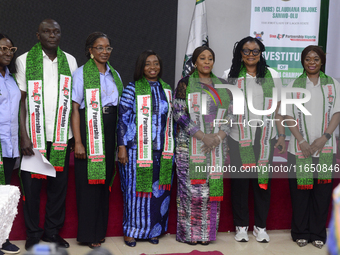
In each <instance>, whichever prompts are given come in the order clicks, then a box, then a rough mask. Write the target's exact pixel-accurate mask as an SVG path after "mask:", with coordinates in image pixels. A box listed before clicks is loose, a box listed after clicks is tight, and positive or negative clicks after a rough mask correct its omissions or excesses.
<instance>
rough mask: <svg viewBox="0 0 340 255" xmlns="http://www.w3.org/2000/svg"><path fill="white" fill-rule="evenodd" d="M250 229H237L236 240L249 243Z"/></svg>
mask: <svg viewBox="0 0 340 255" xmlns="http://www.w3.org/2000/svg"><path fill="white" fill-rule="evenodd" d="M247 231H248V227H239V226H237V227H236V235H235V240H236V241H238V242H248V241H249V237H248V233H247Z"/></svg>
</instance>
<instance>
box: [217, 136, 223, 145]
mask: <svg viewBox="0 0 340 255" xmlns="http://www.w3.org/2000/svg"><path fill="white" fill-rule="evenodd" d="M216 135H217V137H218V139H220V143H222V142H223V140H222V138H221V137H220V136H219V134H216Z"/></svg>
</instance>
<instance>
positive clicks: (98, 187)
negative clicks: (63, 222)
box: [74, 107, 117, 243]
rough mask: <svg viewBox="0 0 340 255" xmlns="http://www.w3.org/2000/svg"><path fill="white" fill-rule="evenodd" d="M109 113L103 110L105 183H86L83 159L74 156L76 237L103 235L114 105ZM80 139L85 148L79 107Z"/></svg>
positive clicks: (112, 149) (91, 239) (80, 239)
mask: <svg viewBox="0 0 340 255" xmlns="http://www.w3.org/2000/svg"><path fill="white" fill-rule="evenodd" d="M114 109H115V112H114V113H113V114H103V125H104V130H103V131H104V138H105V162H106V180H105V184H89V183H88V177H87V159H77V158H75V159H74V168H75V169H74V171H75V179H76V197H77V208H78V234H77V241H78V242H84V243H98V242H99V241H100V240H102V239H103V238H105V236H106V230H107V224H108V218H109V196H110V191H109V186H110V182H111V180H112V177H113V171H114V163H115V144H116V142H115V136H116V130H115V127H116V120H117V107H114ZM79 114H80V132H81V140H82V143H83V145H84V147H85V150H86V151H87V145H86V126H85V125H86V123H85V110H84V109H82V110H79Z"/></svg>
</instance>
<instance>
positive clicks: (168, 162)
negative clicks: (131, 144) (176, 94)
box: [135, 76, 174, 197]
mask: <svg viewBox="0 0 340 255" xmlns="http://www.w3.org/2000/svg"><path fill="white" fill-rule="evenodd" d="M158 81H159V82H160V84H161V86H162V88H163V91H164V93H165V95H166V99H167V102H168V114H167V122H166V130H165V133H164V147H163V152H162V157H161V162H160V173H159V189H164V190H170V188H171V176H172V159H173V155H174V136H173V120H172V89H171V87H170V86H169V85H168V84H166V83H165V82H164V81H163V80H162V79H158ZM135 99H136V126H137V127H136V130H137V169H136V195H137V196H138V197H151V196H152V175H153V155H152V94H151V86H150V84H149V82H148V81H147V80H146V78H145V77H144V76H143V78H142V79H140V80H138V81H136V83H135Z"/></svg>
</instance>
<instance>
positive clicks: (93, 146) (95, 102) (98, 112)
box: [83, 59, 123, 184]
mask: <svg viewBox="0 0 340 255" xmlns="http://www.w3.org/2000/svg"><path fill="white" fill-rule="evenodd" d="M107 64H108V66H109V68H110V70H111V73H112V76H113V79H114V82H115V84H116V87H117V89H118V94H119V97H120V96H121V95H122V92H123V83H122V81H121V79H120V78H119V76H118V74H117V72H116V71H115V70H114V69H113V67H112V66H111V65H110V63H109V62H107ZM83 77H84V100H85V120H86V144H87V146H88V147H87V153H88V157H87V176H88V182H89V184H105V179H106V163H105V138H104V133H103V131H104V125H103V111H102V103H101V89H100V88H101V87H100V74H99V70H98V67H97V65H96V63H95V62H94V60H93V59H89V60H88V61H87V62H86V64H85V65H84V67H83ZM114 128H115V127H112V129H113V132H115V129H114ZM110 156H112V155H110Z"/></svg>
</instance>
